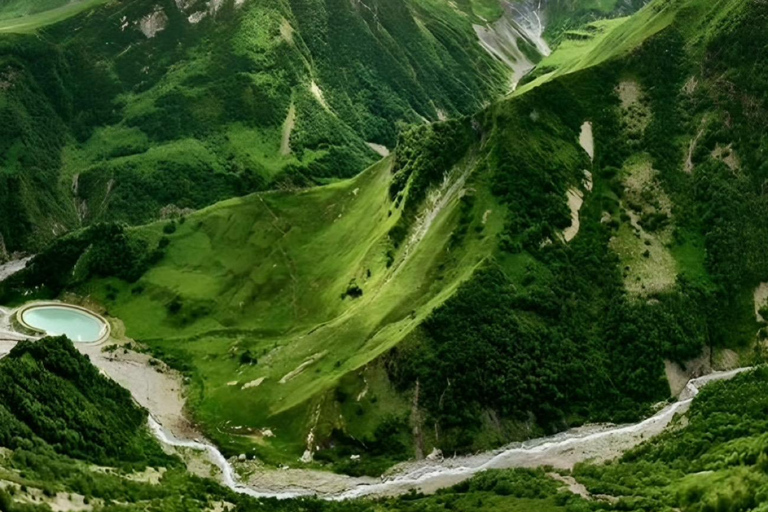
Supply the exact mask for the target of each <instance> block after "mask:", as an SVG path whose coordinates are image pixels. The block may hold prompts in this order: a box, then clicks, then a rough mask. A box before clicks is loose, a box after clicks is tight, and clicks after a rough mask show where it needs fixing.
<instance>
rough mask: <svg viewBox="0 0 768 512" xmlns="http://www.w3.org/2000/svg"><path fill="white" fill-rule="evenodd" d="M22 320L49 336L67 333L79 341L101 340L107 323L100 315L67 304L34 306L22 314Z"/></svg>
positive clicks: (69, 336)
mask: <svg viewBox="0 0 768 512" xmlns="http://www.w3.org/2000/svg"><path fill="white" fill-rule="evenodd" d="M21 322H22V323H23V324H26V325H27V326H29V327H32V328H33V329H37V330H39V331H43V332H45V333H46V334H48V335H49V336H61V335H62V334H63V335H65V336H66V337H67V338H69V339H70V340H72V341H75V342H79V343H93V342H95V341H99V340H100V339H101V338H102V337H103V336H104V335H105V334H106V333H107V325H106V324H105V323H104V322H103V321H102V320H101V319H99V318H98V317H96V316H94V315H92V314H90V313H88V312H86V311H83V310H80V309H76V308H70V307H66V306H33V307H31V308H29V309H26V310H24V311H23V312H22V314H21Z"/></svg>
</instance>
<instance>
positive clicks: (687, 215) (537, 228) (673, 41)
mask: <svg viewBox="0 0 768 512" xmlns="http://www.w3.org/2000/svg"><path fill="white" fill-rule="evenodd" d="M764 11H765V7H764V6H762V5H761V4H757V3H752V2H748V1H745V0H741V1H739V0H722V1H719V2H716V3H715V4H713V3H712V2H704V1H703V0H689V1H674V2H673V1H657V2H654V3H653V4H652V5H649V6H648V7H647V8H645V9H643V10H642V11H641V12H640V13H638V14H637V15H636V16H634V17H632V18H629V19H628V20H626V21H619V22H610V24H605V25H604V26H603V28H605V32H603V33H601V35H600V36H599V37H597V36H595V38H594V39H591V40H589V41H588V43H587V44H585V45H584V46H582V47H574V46H573V45H570V46H569V45H566V44H565V43H563V51H564V52H566V54H568V55H573V53H574V52H575V51H576V50H578V51H580V52H581V53H580V54H579V55H578V56H575V57H573V59H572V63H571V64H569V65H567V66H562V67H559V68H557V69H558V71H557V72H556V73H554V74H551V73H549V72H548V73H545V74H542V75H540V76H538V77H537V78H536V79H535V81H532V82H531V83H530V84H528V85H527V86H526V87H527V89H526V90H524V91H523V92H521V93H519V94H517V95H516V96H514V97H512V98H510V99H508V100H505V101H503V102H500V103H498V104H495V105H492V106H490V107H488V108H486V109H484V110H483V111H481V112H480V113H478V114H476V115H473V116H467V117H461V118H459V119H456V120H452V121H449V122H445V123H438V124H432V125H428V126H419V127H415V128H411V129H409V130H403V131H402V132H401V133H400V135H399V139H398V147H397V150H396V153H395V155H393V156H392V157H390V158H389V159H385V160H384V161H382V162H381V163H379V164H378V165H376V166H373V167H372V168H370V169H368V170H367V171H365V172H364V173H362V174H360V175H359V176H357V177H356V178H353V179H350V180H346V181H342V182H339V183H334V184H332V185H329V186H326V187H320V188H313V189H309V190H306V191H302V192H298V193H297V192H291V191H282V192H275V193H268V194H258V195H251V196H248V197H244V198H241V199H234V200H229V201H226V202H223V203H220V204H217V205H215V206H212V207H209V208H207V209H204V210H202V211H198V212H195V213H191V214H187V215H185V216H183V217H180V218H179V220H178V221H173V222H171V221H163V222H157V223H154V224H150V225H148V226H145V227H141V228H133V229H124V228H120V227H114V226H112V227H104V226H101V227H98V228H92V229H91V230H88V231H85V232H83V233H80V234H76V235H74V236H71V237H67V238H63V239H61V240H60V241H59V242H58V243H57V244H55V245H54V246H52V247H51V248H50V249H49V250H48V251H45V252H43V253H42V254H41V256H39V257H38V258H37V260H36V261H35V262H34V264H33V265H32V267H31V269H30V270H29V271H27V272H26V273H24V274H20V275H19V277H18V279H17V280H15V281H12V282H10V283H9V284H8V285H7V286H6V287H5V294H6V295H5V296H6V297H12V296H13V295H14V294H15V293H17V292H20V291H24V290H25V289H26V288H29V287H30V286H38V285H43V288H38V289H37V291H38V293H54V294H55V293H57V292H58V291H60V290H61V289H68V290H73V291H75V292H77V293H80V294H82V295H89V296H91V297H94V298H96V299H97V300H99V301H101V302H102V303H103V304H104V305H105V307H106V308H107V309H108V310H109V312H110V313H111V314H114V315H115V316H117V317H119V318H121V319H122V320H123V321H124V322H125V323H126V326H127V329H128V335H129V336H131V337H133V338H135V339H137V340H138V341H141V342H143V343H145V344H146V345H148V346H149V347H150V348H151V350H153V351H154V353H155V355H157V356H158V357H160V358H163V359H165V360H166V361H168V362H170V363H172V364H174V365H175V366H176V367H178V368H179V369H181V370H182V371H184V372H186V373H187V374H188V375H189V376H190V377H191V399H190V402H191V406H192V410H193V414H194V416H195V419H196V420H197V421H198V422H199V423H200V424H201V425H202V426H203V428H204V429H205V431H206V433H207V434H208V435H209V436H211V438H213V439H215V440H216V442H217V443H219V444H220V445H221V446H223V447H224V449H225V451H227V452H228V453H230V454H237V453H243V452H248V453H254V454H255V455H257V456H258V457H260V458H261V459H263V460H264V461H266V462H268V463H273V464H278V463H283V462H285V461H290V462H291V463H295V460H296V458H298V457H299V456H300V455H301V454H302V453H303V452H304V450H305V449H306V448H307V446H306V439H307V435H308V433H309V432H312V433H313V435H314V446H313V447H310V448H311V451H314V452H316V453H315V462H314V463H313V464H316V465H319V466H324V467H331V468H333V469H336V470H339V471H345V472H349V473H354V474H361V473H367V474H376V473H379V472H380V471H381V470H382V469H383V468H385V467H387V466H388V465H391V464H392V463H394V462H396V461H398V460H402V459H404V458H407V457H410V456H413V455H424V454H426V453H429V451H430V450H431V449H432V448H433V447H440V448H442V449H445V450H450V451H456V452H465V451H471V450H479V449H484V448H488V447H491V446H496V445H498V444H500V443H503V442H506V441H509V440H511V439H520V438H525V437H529V436H533V435H537V434H541V433H548V432H553V431H557V430H561V429H563V428H566V427H569V426H574V425H579V424H582V423H584V422H587V421H631V420H634V419H637V418H639V417H641V416H642V415H643V414H646V413H647V412H648V411H649V409H650V405H651V404H653V403H655V402H658V401H662V400H665V399H667V398H668V397H669V394H670V393H669V386H668V383H667V382H666V379H665V376H664V361H665V360H669V361H673V362H676V363H680V364H685V362H686V361H687V360H689V359H691V358H694V357H696V356H698V355H699V354H700V353H701V351H702V349H704V348H705V347H713V348H714V349H715V352H718V351H719V350H721V349H730V350H734V351H736V352H737V357H738V354H741V363H742V364H747V363H749V362H751V361H759V360H761V359H762V354H761V351H760V350H759V348H758V349H755V348H754V347H755V346H756V344H755V341H756V336H755V333H756V332H757V331H758V329H759V328H760V327H761V326H760V324H759V323H758V321H757V320H756V319H755V314H754V304H753V303H752V292H753V290H754V289H755V288H756V286H757V285H758V284H759V283H760V282H762V281H766V280H768V260H766V259H765V255H766V254H768V247H766V240H768V236H766V233H765V227H764V223H763V222H762V219H764V218H766V214H767V213H768V212H766V211H765V209H766V204H767V203H765V201H764V199H763V197H762V182H763V181H764V178H765V177H764V176H763V174H762V173H763V171H764V170H765V169H764V168H763V167H764V166H763V165H762V161H761V159H760V155H761V151H762V145H763V141H762V140H761V139H760V138H759V134H760V133H761V132H762V124H761V123H762V122H763V121H762V119H764V116H759V115H756V114H754V112H762V111H761V110H760V109H762V108H763V105H764V102H765V98H764V97H763V96H761V95H762V94H763V93H762V92H761V91H763V90H764V89H761V88H760V87H759V85H755V84H762V83H764V81H765V80H764V77H762V75H761V73H762V72H761V71H759V70H756V68H755V67H754V66H752V65H751V64H752V63H754V60H750V59H747V58H746V57H742V56H741V55H749V54H750V53H751V54H752V55H757V58H761V56H762V54H760V53H759V52H758V53H757V54H755V52H754V51H751V52H750V51H748V50H747V48H764V46H765V43H766V39H765V37H764V36H763V35H761V34H760V31H759V29H758V27H759V23H757V22H754V21H753V20H762V19H765V16H766V13H765V12H764ZM99 12H100V11H99ZM233 15H234V14H233ZM201 23H202V22H201ZM742 34H748V35H746V36H744V35H742ZM157 37H158V38H159V37H161V36H160V35H158V36H157ZM158 41H159V39H158ZM307 44H309V43H307ZM748 45H751V46H748ZM730 48H739V49H740V50H739V51H740V52H741V53H739V56H737V55H736V54H734V55H731V54H730V51H731V50H724V49H730ZM734 51H735V50H734ZM760 51H764V50H760ZM558 59H561V60H560V61H558ZM562 59H563V57H557V54H556V55H553V57H552V58H551V59H550V62H554V63H557V62H562ZM723 77H725V78H723ZM723 80H725V82H724V81H723ZM152 90H154V89H152ZM326 93H327V94H326V99H329V98H331V95H330V93H329V92H328V91H326ZM182 99H183V98H176V99H175V100H173V101H171V102H170V103H162V105H163V108H166V107H167V108H168V109H171V110H168V111H164V114H163V115H162V116H161V115H159V114H157V115H156V117H154V118H152V117H151V116H150V117H149V118H147V117H142V118H141V119H143V121H141V122H145V121H146V122H149V121H147V119H155V121H152V123H155V122H156V121H158V122H159V121H163V120H165V119H173V118H174V117H173V116H172V115H169V114H168V112H172V111H173V110H172V109H177V108H181V109H182V110H183V109H184V108H186V107H187V106H188V105H190V104H194V102H192V103H190V101H187V99H183V101H182ZM329 101H330V100H329ZM156 106H157V105H156ZM294 106H295V107H296V110H297V112H301V107H300V104H299V103H298V101H297V102H295V103H294ZM153 115H154V114H153ZM137 119H138V118H137ZM585 121H589V122H591V123H592V127H593V131H594V143H595V144H594V145H595V156H594V160H593V161H591V160H590V159H589V158H588V156H587V154H586V152H585V151H584V150H582V149H581V147H580V146H579V142H578V141H579V136H580V132H581V130H582V129H583V124H584V122H585ZM213 124H214V125H215V123H213ZM132 126H134V127H136V126H139V125H132ZM142 126H144V127H143V128H141V130H142V132H143V133H144V134H145V135H147V134H148V133H149V131H148V130H149V128H148V126H154V125H152V124H151V123H150V124H146V125H142ZM157 126H162V123H161V124H158V125H157ZM195 126H197V124H196V123H191V122H190V123H187V122H185V123H181V124H179V129H182V128H183V129H189V128H191V127H195ZM206 126H208V124H206ZM297 126H298V125H297ZM158 133H160V132H158ZM157 136H159V135H157V134H155V135H152V137H150V138H153V137H157ZM120 140H121V141H132V140H134V139H132V138H130V137H121V139H120ZM147 140H149V139H147ZM376 140H379V141H383V140H382V139H376ZM693 140H695V141H696V142H695V143H692V142H691V141H693ZM388 143H391V142H388ZM689 149H691V151H690V154H691V160H690V162H688V161H687V156H688V154H689ZM585 171H589V173H590V178H588V177H587V175H586V174H585ZM84 176H85V175H82V176H81V179H82V178H83V177H84ZM85 184H86V181H80V182H79V185H78V186H80V187H83V186H85ZM162 188H163V189H167V188H169V187H167V186H164V187H162ZM569 191H570V192H571V193H573V192H574V191H579V192H580V193H581V194H582V195H583V197H584V204H583V206H582V207H581V209H580V211H579V212H578V215H579V220H580V228H579V231H578V234H577V235H576V236H575V238H573V239H572V240H571V241H570V242H567V243H566V242H565V239H564V237H563V236H562V232H563V230H564V229H566V228H568V227H569V226H570V224H571V216H572V212H571V211H570V210H569V207H568V204H567V203H566V197H567V194H568V193H569ZM139 196H140V194H139V192H136V194H134V195H133V196H132V197H139ZM97 229H102V230H107V229H108V230H110V231H109V233H111V234H110V236H109V237H106V236H101V235H99V236H96V237H94V236H93V235H94V233H97V231H95V230H97ZM119 254H126V255H129V256H131V257H130V258H126V262H125V264H123V265H121V266H115V265H114V264H113V263H112V262H114V261H115V260H114V257H115V256H116V255H119ZM62 255H65V257H63V256H62ZM59 265H60V266H59ZM48 268H51V269H55V271H49V270H47V269H48ZM70 270H72V271H70ZM54 273H55V276H56V277H54V278H51V276H52V275H53V274H54ZM59 276H60V277H59ZM40 277H42V278H43V279H40ZM46 288H47V290H46ZM228 425H238V426H241V427H243V430H244V431H245V433H247V434H248V435H249V436H250V437H245V436H243V435H242V434H243V430H240V429H238V430H237V431H234V430H231V428H230V427H228ZM265 429H269V430H270V431H271V432H273V433H274V434H275V437H273V438H272V437H270V438H267V437H262V435H261V433H262V432H263V431H264V430H265ZM254 439H255V442H252V441H251V440H254ZM318 447H319V449H318ZM361 453H362V454H363V456H362V457H361V458H360V459H359V460H357V459H356V462H353V461H352V459H351V458H350V457H351V456H352V455H357V454H361Z"/></svg>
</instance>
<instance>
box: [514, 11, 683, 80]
mask: <svg viewBox="0 0 768 512" xmlns="http://www.w3.org/2000/svg"><path fill="white" fill-rule="evenodd" d="M600 3H602V2H600ZM676 12H677V10H676V9H675V8H674V7H670V6H664V3H663V2H656V3H653V4H651V5H648V6H646V7H645V8H643V9H642V10H640V11H639V12H638V13H636V14H635V15H633V16H629V17H625V18H616V19H611V20H600V21H595V22H592V23H590V24H589V25H587V28H588V29H589V32H587V33H585V34H584V35H585V36H586V35H590V36H591V37H588V38H584V37H579V38H567V37H566V38H565V39H564V40H563V41H562V42H561V43H560V45H559V46H558V47H557V48H556V49H555V51H554V52H552V54H551V55H549V56H548V57H546V58H545V59H544V60H542V61H541V62H540V63H539V65H538V68H537V70H536V71H535V72H534V75H533V76H534V77H535V78H534V79H533V80H531V81H529V82H528V83H526V84H524V85H521V86H520V87H519V88H518V89H517V90H516V91H515V93H514V94H515V95H520V94H524V93H525V92H526V91H529V90H531V89H533V88H535V87H538V86H539V85H541V84H543V83H546V82H549V81H550V80H553V79H554V78H556V77H559V76H563V75H566V74H569V73H574V72H577V71H580V70H583V69H587V68H590V67H593V66H597V65H599V64H601V63H603V62H606V61H608V60H610V59H616V58H619V57H621V56H624V55H626V54H627V53H629V52H630V51H632V50H633V49H635V48H637V47H638V46H639V45H640V44H641V43H642V42H643V41H644V40H646V39H648V38H650V37H651V36H653V35H654V34H657V33H658V32H659V31H661V30H663V29H664V28H665V27H667V26H669V24H670V23H672V21H673V20H674V17H675V14H676Z"/></svg>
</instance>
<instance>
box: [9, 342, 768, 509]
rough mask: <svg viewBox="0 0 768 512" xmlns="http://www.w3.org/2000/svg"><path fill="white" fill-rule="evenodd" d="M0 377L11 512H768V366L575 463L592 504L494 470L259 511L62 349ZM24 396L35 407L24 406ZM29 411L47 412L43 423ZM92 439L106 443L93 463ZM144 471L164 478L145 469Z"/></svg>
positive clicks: (262, 504) (536, 480) (543, 481)
mask: <svg viewBox="0 0 768 512" xmlns="http://www.w3.org/2000/svg"><path fill="white" fill-rule="evenodd" d="M0 367H1V369H2V375H3V379H4V381H3V384H4V388H3V389H4V390H7V391H5V392H3V393H2V394H0V398H1V399H2V407H3V408H2V411H3V413H2V414H3V415H4V416H3V418H4V420H3V429H4V432H7V431H10V430H14V434H13V436H12V437H9V436H6V435H3V436H2V437H0V446H2V447H3V448H4V450H3V452H2V456H0V479H2V481H3V484H4V490H3V491H0V507H2V510H5V511H38V510H39V511H43V510H49V509H48V508H47V507H48V504H51V503H54V502H56V503H57V504H58V506H62V504H63V505H64V506H66V504H68V503H70V504H72V505H73V506H75V505H77V504H83V503H85V504H90V505H91V506H92V507H93V509H94V510H97V511H101V510H104V511H126V512H128V511H134V510H156V511H171V510H185V511H205V510H211V509H212V508H215V507H216V506H217V504H218V506H221V505H222V504H225V506H226V507H227V508H229V509H230V510H233V511H236V512H250V511H256V510H260V511H267V512H299V511H303V512H306V511H314V512H358V511H360V512H361V511H375V512H437V511H446V510H466V511H487V510H499V511H509V512H513V511H515V512H517V511H520V512H523V511H525V512H555V511H562V512H586V511H597V510H623V511H641V510H644V511H650V510H653V511H661V510H680V511H683V512H703V511H715V510H718V511H719V510H725V511H736V510H739V511H750V510H762V508H761V503H763V502H764V496H765V492H766V489H767V488H768V473H767V472H766V468H767V467H768V463H767V462H766V461H767V460H768V445H767V444H766V434H765V430H766V426H767V425H766V418H765V413H764V411H765V408H766V407H767V406H768V389H766V388H767V387H768V369H766V368H759V369H757V370H755V371H752V372H749V373H745V374H742V375H739V376H737V377H736V378H734V379H733V380H732V381H727V382H720V383H715V384H711V385H709V386H708V387H706V388H705V389H704V390H703V391H702V392H701V393H700V394H699V395H698V396H697V398H696V399H695V400H694V402H693V404H692V406H691V409H690V411H689V412H688V414H687V421H686V422H680V424H679V425H678V426H677V427H676V428H674V429H672V430H671V431H669V432H667V433H665V434H663V435H661V436H660V437H658V438H655V439H654V440H651V441H648V442H646V443H644V444H643V445H641V446H640V447H638V448H637V449H635V450H633V451H631V452H629V453H628V454H626V455H624V456H623V457H622V458H621V459H619V460H618V461H615V462H612V463H609V464H606V465H591V464H583V465H579V466H577V467H576V468H575V470H574V471H573V472H572V476H573V477H575V479H576V481H577V482H579V483H581V484H583V485H585V486H586V489H587V491H588V492H589V493H591V497H590V498H589V499H585V498H582V497H579V496H576V495H574V494H572V493H571V492H570V491H569V490H568V489H567V488H566V487H565V486H564V485H563V484H562V483H561V482H559V481H557V480H555V479H554V478H553V477H552V476H551V474H548V473H547V470H542V469H538V470H505V471H488V472H484V473H481V474H479V475H477V476H475V477H474V478H472V479H471V480H469V481H466V482H463V483H461V484H459V485H457V486H455V487H452V488H449V489H444V490H441V491H439V492H438V493H437V494H435V495H433V496H423V495H420V494H411V495H407V496H404V497H402V498H398V499H387V500H379V501H368V500H362V501H353V502H341V503H336V502H324V501H319V500H314V499H295V500H285V501H278V500H274V499H259V500H255V499H251V498H248V497H245V496H242V495H236V494H234V493H232V492H230V491H228V490H227V489H225V488H223V487H220V486H218V485H217V484H215V483H214V482H213V481H210V480H204V479H200V478H196V477H193V476H191V475H189V474H188V473H187V472H186V471H184V470H183V469H182V468H181V467H180V465H179V462H178V461H176V460H175V459H172V458H169V457H167V456H165V455H163V454H162V453H161V452H160V451H159V447H157V445H156V444H154V441H153V440H152V439H151V438H150V437H149V434H148V432H147V431H146V428H145V427H144V418H145V414H144V413H143V412H142V411H140V410H138V409H136V408H135V407H134V406H133V405H132V404H131V402H130V399H129V397H128V396H127V393H126V392H125V391H124V390H122V389H121V388H119V387H118V386H117V385H116V384H114V383H112V382H109V381H107V380H106V379H104V378H103V377H101V376H99V375H98V372H97V370H96V369H95V368H94V367H92V366H91V365H90V364H89V363H88V362H87V360H86V359H85V358H84V357H83V356H81V355H79V354H78V353H77V351H76V350H75V349H74V347H73V346H72V344H71V343H70V342H69V341H68V340H66V339H64V338H49V339H46V340H42V341H40V342H35V343H24V344H22V345H20V346H19V347H18V348H16V349H15V350H14V351H13V352H12V353H11V354H10V355H8V356H7V357H6V359H4V360H3V361H2V362H0ZM11 378H13V380H11ZM22 384H23V386H24V389H23V390H21V389H20V388H21V385H22ZM86 385H87V387H86ZM20 392H23V393H27V400H26V401H24V400H22V401H20V402H18V403H17V404H16V405H14V403H15V402H14V399H15V397H17V396H18V394H19V393H20ZM24 403H27V404H31V403H34V404H35V410H34V411H33V412H32V414H30V412H31V411H30V410H29V409H26V410H25V408H24V407H25V406H24V405H22V404H24ZM30 416H33V417H34V419H32V420H29V419H28V418H30ZM52 425H56V427H57V429H56V431H53V430H52V429H51V428H50V427H51V426H52ZM94 436H95V437H94ZM62 439H64V441H62ZM91 440H92V441H96V440H98V441H99V443H95V444H93V445H90V446H88V450H86V451H85V452H81V451H80V449H81V446H82V443H83V442H87V441H91ZM113 454H118V457H119V458H118V460H115V461H114V462H116V463H117V467H104V466H93V465H91V464H89V463H93V462H97V463H100V464H108V463H109V461H110V460H111V458H112V457H113ZM128 461H130V462H128ZM146 465H154V466H155V467H158V466H162V468H161V469H150V470H148V471H149V473H146V472H145V473H137V472H136V471H137V470H141V469H143V468H145V466H146ZM152 472H154V473H156V474H158V476H159V477H158V479H157V480H156V481H155V482H154V483H152V482H150V481H147V480H145V479H144V478H143V477H142V476H140V475H142V474H152Z"/></svg>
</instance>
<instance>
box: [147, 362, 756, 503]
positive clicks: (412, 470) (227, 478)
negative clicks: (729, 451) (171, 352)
mask: <svg viewBox="0 0 768 512" xmlns="http://www.w3.org/2000/svg"><path fill="white" fill-rule="evenodd" d="M746 370H749V368H739V369H736V370H731V371H727V372H716V373H712V374H709V375H706V376H704V377H700V378H697V379H692V380H691V381H689V382H688V384H687V386H686V388H685V389H684V390H683V393H682V394H681V396H680V400H679V401H677V402H675V403H672V404H670V405H668V406H666V407H664V408H663V409H661V410H660V411H658V412H657V413H656V414H654V415H653V416H651V417H649V418H647V419H645V420H643V421H641V422H639V423H635V424H630V425H619V426H616V425H591V426H587V427H582V428H579V429H574V430H570V431H567V432H562V433H560V434H556V435H554V436H549V437H544V438H540V439H535V440H531V441H527V442H525V443H516V444H514V445H510V446H509V447H506V448H502V449H498V450H493V451H489V452H484V453H481V454H477V455H471V456H466V457H457V458H453V459H446V460H444V461H419V462H411V463H405V464H402V465H400V466H399V467H398V468H395V470H394V471H393V472H392V473H391V474H390V475H388V476H386V477H382V479H381V481H380V482H375V483H365V484H360V483H357V482H354V479H352V478H351V477H348V480H349V483H350V487H349V488H348V489H347V490H345V491H341V492H336V493H323V492H322V490H320V489H317V488H312V487H313V486H312V482H311V481H307V482H306V485H305V486H304V488H303V489H298V490H292V491H285V490H282V489H281V490H273V489H267V488H261V489H255V488H251V487H247V486H245V485H243V484H242V483H240V481H239V479H238V478H237V476H236V473H235V470H234V469H233V467H232V465H231V464H230V463H229V461H227V459H226V458H224V456H223V455H222V454H221V452H219V450H218V449H217V448H216V447H214V446H213V445H211V444H207V443H202V442H199V441H192V440H185V439H178V438H176V437H174V436H173V435H172V434H170V433H168V432H167V431H166V430H165V429H164V428H163V427H162V426H161V425H160V424H159V423H157V421H156V420H155V419H154V418H153V417H151V416H150V419H149V425H150V428H151V430H152V432H153V433H154V434H155V436H156V437H157V439H158V440H159V441H160V442H161V443H164V444H166V445H169V446H175V447H184V448H191V449H193V450H199V451H204V452H206V455H207V457H208V459H209V460H210V461H211V462H212V463H213V464H214V465H216V466H217V467H218V468H219V470H221V473H222V481H223V484H224V485H226V486H227V487H229V488H230V489H232V490H233V491H235V492H238V493H242V494H247V495H250V496H254V497H275V498H280V499H285V498H295V497H299V496H307V495H317V496H318V497H321V498H323V499H328V500H347V499H354V498H362V497H366V496H371V497H373V496H396V495H400V494H404V493H407V492H408V491H410V490H411V489H416V490H421V491H422V492H434V491H436V490H438V489H441V488H444V487H449V486H451V485H455V484H457V483H459V482H461V481H463V480H466V479H468V478H471V477H472V476H473V475H475V474H476V473H479V472H481V471H484V470H487V469H508V468H533V467H540V466H552V467H555V468H562V469H571V468H573V466H574V465H575V464H576V463H578V462H583V461H588V460H589V461H594V462H602V461H607V460H610V459H613V458H616V457H618V456H619V455H621V454H622V453H623V452H625V451H627V450H629V449H631V448H633V447H635V446H637V445H639V444H640V443H642V442H643V441H645V440H647V439H649V438H651V437H654V436H656V435H658V434H660V433H661V432H662V431H663V430H664V429H665V428H666V427H667V425H669V423H670V422H671V421H672V419H673V418H674V417H675V415H676V414H678V413H684V412H686V411H687V410H688V408H689V407H690V404H691V402H692V401H693V398H694V397H695V396H696V394H698V392H699V390H700V389H701V388H702V387H703V386H705V385H706V384H708V383H710V382H713V381H718V380H726V379H730V378H732V377H734V376H735V375H737V374H738V373H741V372H743V371H746ZM286 471H292V470H286ZM342 478H343V477H342Z"/></svg>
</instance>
